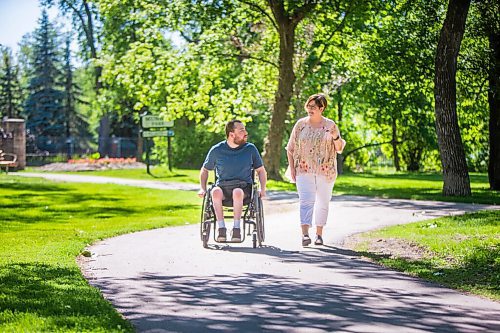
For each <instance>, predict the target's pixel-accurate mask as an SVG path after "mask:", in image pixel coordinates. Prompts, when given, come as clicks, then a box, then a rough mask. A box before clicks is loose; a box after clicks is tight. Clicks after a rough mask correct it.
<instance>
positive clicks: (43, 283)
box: [0, 175, 200, 332]
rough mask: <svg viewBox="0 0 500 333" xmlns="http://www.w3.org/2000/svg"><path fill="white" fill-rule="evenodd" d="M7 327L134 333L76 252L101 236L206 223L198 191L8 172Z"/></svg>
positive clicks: (4, 203)
mask: <svg viewBox="0 0 500 333" xmlns="http://www.w3.org/2000/svg"><path fill="white" fill-rule="evenodd" d="M0 207H1V210H0V239H1V242H0V253H1V256H0V331H2V332H5V331H11V332H40V331H45V332H55V331H65V332H82V331H93V332H99V331H101V332H114V331H126V332H127V331H128V332H130V331H132V327H131V325H130V324H129V323H128V322H127V321H126V320H124V319H123V318H122V317H121V316H120V315H119V314H118V313H117V312H116V311H115V310H114V309H113V307H112V306H111V304H110V303H108V302H107V301H106V300H104V299H103V298H102V296H101V295H100V292H99V291H98V290H97V289H95V288H93V287H91V286H89V284H88V283H87V281H86V280H85V279H84V278H83V276H82V275H81V273H80V270H79V268H78V266H77V264H76V261H75V257H76V256H77V255H78V254H80V253H81V252H82V250H83V249H84V248H85V246H87V245H88V244H92V243H94V242H95V241H97V240H99V239H104V238H108V237H112V236H115V235H118V234H124V233H129V232H133V231H137V230H144V229H150V228H158V227H165V226H171V225H180V224H185V223H192V222H197V221H198V215H199V209H200V207H199V199H198V198H197V197H196V196H195V195H193V193H192V192H182V191H159V190H151V189H142V188H134V187H124V186H113V185H106V186H94V185H92V184H72V183H53V182H49V181H44V180H41V179H35V178H27V179H25V178H22V177H10V176H5V175H0Z"/></svg>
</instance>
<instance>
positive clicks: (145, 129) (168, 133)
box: [141, 115, 174, 174]
mask: <svg viewBox="0 0 500 333" xmlns="http://www.w3.org/2000/svg"><path fill="white" fill-rule="evenodd" d="M172 127H174V122H173V121H166V120H163V119H162V118H160V117H158V116H150V115H143V116H141V128H142V130H141V135H142V137H143V138H144V139H146V140H144V141H146V142H147V141H148V139H150V138H154V137H167V149H168V150H167V155H168V169H169V170H170V171H172V148H171V138H172V137H173V136H174V130H172V129H171V128H172ZM146 159H147V172H148V173H149V174H150V172H149V164H150V162H149V145H147V150H146Z"/></svg>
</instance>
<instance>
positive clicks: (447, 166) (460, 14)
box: [434, 0, 471, 196]
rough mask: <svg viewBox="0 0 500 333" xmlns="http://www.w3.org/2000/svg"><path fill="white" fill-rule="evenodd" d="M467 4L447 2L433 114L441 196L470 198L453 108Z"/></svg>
mask: <svg viewBox="0 0 500 333" xmlns="http://www.w3.org/2000/svg"><path fill="white" fill-rule="evenodd" d="M469 6H470V0H450V1H449V3H448V10H447V13H446V18H445V21H444V23H443V28H442V29H441V34H440V37H439V42H438V46H437V51H436V60H435V79H434V96H435V113H436V132H437V137H438V145H439V152H440V154H441V163H442V166H443V181H444V184H443V195H445V196H450V195H458V196H469V195H471V188H470V179H469V173H468V169H467V162H466V159H465V151H464V147H463V144H462V138H461V134H460V128H459V126H458V118H457V105H456V71H457V57H458V53H459V51H460V44H461V42H462V38H463V35H464V31H465V22H466V19H467V13H468V11H469Z"/></svg>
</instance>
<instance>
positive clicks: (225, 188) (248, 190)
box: [217, 180, 252, 204]
mask: <svg viewBox="0 0 500 333" xmlns="http://www.w3.org/2000/svg"><path fill="white" fill-rule="evenodd" d="M217 186H219V187H220V188H221V190H222V193H223V194H224V204H232V202H233V190H234V189H235V188H241V189H242V190H243V193H244V197H243V202H244V203H245V201H248V200H245V199H249V198H250V197H251V196H252V184H249V183H247V182H246V181H244V180H226V181H220V182H219V184H218V185H217Z"/></svg>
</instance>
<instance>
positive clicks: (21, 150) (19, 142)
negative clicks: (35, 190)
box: [2, 118, 26, 170]
mask: <svg viewBox="0 0 500 333" xmlns="http://www.w3.org/2000/svg"><path fill="white" fill-rule="evenodd" d="M2 128H3V130H4V131H5V133H7V135H9V136H10V134H11V133H12V141H11V140H8V141H7V142H6V143H7V144H6V145H5V147H4V150H5V152H6V153H14V154H16V155H17V168H16V169H17V170H24V168H25V167H26V125H25V123H24V119H13V118H7V119H4V120H3V121H2Z"/></svg>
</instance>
